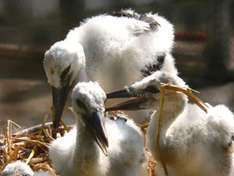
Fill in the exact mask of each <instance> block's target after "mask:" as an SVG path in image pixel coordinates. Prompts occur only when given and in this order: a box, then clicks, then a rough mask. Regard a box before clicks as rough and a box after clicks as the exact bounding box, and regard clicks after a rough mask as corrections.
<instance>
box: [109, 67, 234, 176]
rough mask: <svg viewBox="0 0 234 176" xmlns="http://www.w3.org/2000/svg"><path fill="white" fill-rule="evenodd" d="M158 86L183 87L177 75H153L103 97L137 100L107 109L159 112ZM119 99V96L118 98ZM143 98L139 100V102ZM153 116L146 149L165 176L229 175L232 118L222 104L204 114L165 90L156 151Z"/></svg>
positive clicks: (233, 121) (159, 73)
mask: <svg viewBox="0 0 234 176" xmlns="http://www.w3.org/2000/svg"><path fill="white" fill-rule="evenodd" d="M161 83H171V84H174V85H177V86H182V87H183V86H185V83H184V81H183V80H182V79H181V78H179V77H178V76H177V75H174V74H170V73H167V72H161V71H158V72H155V73H154V74H152V75H151V76H149V77H147V78H145V79H143V80H142V81H139V82H136V83H135V84H133V85H131V86H129V87H127V88H126V89H125V90H121V91H117V92H115V93H112V94H109V95H107V96H108V97H110V98H111V97H112V96H113V95H114V96H115V98H116V97H118V96H117V95H118V94H119V95H121V96H123V95H125V97H126V94H128V95H130V96H136V97H138V100H139V101H138V102H137V99H136V100H135V101H132V100H131V101H128V102H127V103H126V102H125V103H122V104H120V105H118V106H115V107H114V108H113V107H112V108H109V109H112V110H113V109H115V110H117V109H134V108H137V109H157V110H158V109H159V104H160V103H159V102H160V101H159V97H160V94H159V93H156V92H157V90H159V89H160V84H161ZM121 96H120V97H121ZM139 97H143V99H142V98H141V99H139ZM157 127H158V119H157V116H153V118H152V119H151V121H150V125H149V127H148V129H147V139H146V141H147V146H148V148H149V149H150V151H151V152H152V155H153V157H154V159H155V160H156V161H158V162H163V163H164V164H165V166H166V169H167V171H168V175H169V176H182V175H183V176H198V175H199V176H207V175H212V176H229V175H230V174H231V168H232V165H233V163H232V162H233V161H232V160H233V159H232V152H233V140H234V115H233V113H232V112H231V111H230V110H229V109H228V108H227V107H226V106H224V105H217V106H210V105H209V107H208V112H207V113H205V112H203V111H202V110H201V109H199V107H198V106H196V105H193V104H189V103H188V100H187V97H186V96H185V95H184V94H182V93H179V92H175V91H172V90H165V102H164V106H163V108H162V121H161V133H160V152H159V149H158V147H157V144H156V139H157V136H156V135H157Z"/></svg>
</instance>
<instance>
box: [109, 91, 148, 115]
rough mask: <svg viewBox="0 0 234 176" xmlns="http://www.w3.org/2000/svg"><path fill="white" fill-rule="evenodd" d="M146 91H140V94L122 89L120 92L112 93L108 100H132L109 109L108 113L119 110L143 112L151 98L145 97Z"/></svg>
mask: <svg viewBox="0 0 234 176" xmlns="http://www.w3.org/2000/svg"><path fill="white" fill-rule="evenodd" d="M143 92H144V90H139V92H134V93H133V92H131V91H129V90H128V89H122V90H119V91H115V92H111V93H108V94H107V99H111V98H132V99H130V100H127V101H124V102H122V103H119V104H117V105H114V106H111V107H107V108H106V111H117V110H126V111H134V110H143V109H146V106H145V104H147V103H148V102H149V101H150V98H148V97H146V96H144V93H143Z"/></svg>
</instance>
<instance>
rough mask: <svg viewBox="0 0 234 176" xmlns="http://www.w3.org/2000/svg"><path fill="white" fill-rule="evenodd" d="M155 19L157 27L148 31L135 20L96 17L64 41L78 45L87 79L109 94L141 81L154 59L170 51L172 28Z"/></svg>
mask: <svg viewBox="0 0 234 176" xmlns="http://www.w3.org/2000/svg"><path fill="white" fill-rule="evenodd" d="M155 18H156V20H158V21H159V24H160V25H159V27H158V29H157V30H155V31H150V29H149V27H150V26H149V24H148V23H146V22H144V21H141V20H137V19H135V18H127V17H114V16H110V15H100V16H96V17H92V18H89V19H87V20H85V21H84V23H82V24H81V26H80V27H77V28H75V29H73V30H71V31H70V32H69V33H68V35H67V37H66V40H75V41H76V40H77V42H80V43H81V44H82V46H83V48H84V52H85V55H86V64H87V69H86V71H87V75H88V78H89V79H90V80H97V81H99V82H100V84H101V85H104V86H103V87H104V89H105V91H111V90H115V89H119V88H122V87H123V86H125V85H130V84H131V83H133V82H135V81H137V80H139V79H141V78H142V77H143V73H142V72H143V71H144V69H145V68H147V67H150V66H151V65H153V66H155V68H156V67H157V66H156V65H157V63H158V60H157V59H158V56H159V55H162V54H164V53H168V52H169V51H171V48H172V46H173V39H174V34H173V27H172V25H171V24H170V23H169V22H168V21H166V20H165V19H164V18H162V17H159V16H158V15H155ZM170 59H172V60H173V58H170ZM171 64H172V65H173V71H174V69H175V68H174V63H171ZM153 66H152V67H153ZM116 77H117V78H118V79H117V80H116V79H113V78H116Z"/></svg>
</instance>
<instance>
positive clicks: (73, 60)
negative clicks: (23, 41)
mask: <svg viewBox="0 0 234 176" xmlns="http://www.w3.org/2000/svg"><path fill="white" fill-rule="evenodd" d="M43 66H44V70H45V73H46V76H47V79H48V83H49V84H50V86H51V87H52V96H53V106H54V108H55V119H54V122H53V126H54V128H57V127H58V125H59V122H60V119H61V116H62V112H63V109H64V106H65V102H66V99H67V95H68V92H69V90H70V89H71V88H72V87H73V86H74V84H75V83H76V82H77V79H79V76H80V74H81V70H82V69H83V68H84V66H85V55H84V50H83V47H82V46H81V45H80V44H79V43H76V42H71V41H66V40H64V41H59V42H56V43H55V44H53V45H52V46H51V47H50V49H49V50H47V51H46V53H45V58H44V62H43Z"/></svg>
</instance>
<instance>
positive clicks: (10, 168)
mask: <svg viewBox="0 0 234 176" xmlns="http://www.w3.org/2000/svg"><path fill="white" fill-rule="evenodd" d="M33 174H34V173H33V171H32V169H31V168H30V167H29V166H28V165H27V164H26V163H24V162H21V161H16V162H13V163H10V164H8V165H7V166H6V167H5V169H4V170H3V172H2V176H33Z"/></svg>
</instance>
